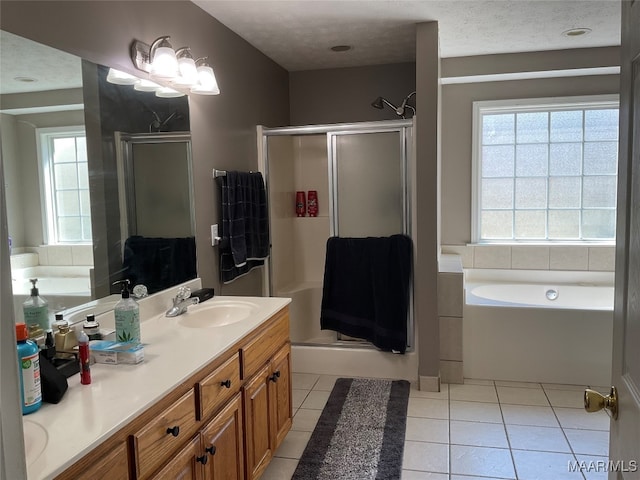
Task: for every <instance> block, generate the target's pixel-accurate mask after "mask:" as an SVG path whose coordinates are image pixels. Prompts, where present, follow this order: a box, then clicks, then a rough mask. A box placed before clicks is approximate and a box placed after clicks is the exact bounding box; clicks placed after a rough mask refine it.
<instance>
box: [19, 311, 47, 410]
mask: <svg viewBox="0 0 640 480" xmlns="http://www.w3.org/2000/svg"><path fill="white" fill-rule="evenodd" d="M16 340H17V344H18V345H17V349H18V370H19V377H20V399H21V403H22V414H23V415H26V414H28V413H32V412H35V411H36V410H38V409H39V408H40V407H41V406H42V386H41V383H40V355H39V348H38V345H36V343H35V342H33V341H31V340H29V333H28V330H27V325H26V324H25V323H17V324H16Z"/></svg>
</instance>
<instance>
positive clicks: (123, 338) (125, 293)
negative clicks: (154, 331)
mask: <svg viewBox="0 0 640 480" xmlns="http://www.w3.org/2000/svg"><path fill="white" fill-rule="evenodd" d="M113 284H114V285H116V284H121V285H122V298H121V299H120V300H119V301H118V303H116V305H115V307H113V314H114V316H115V319H116V340H117V341H118V342H133V343H140V308H139V307H138V302H136V301H135V300H134V299H133V298H131V295H130V293H129V280H126V279H125V280H120V281H117V282H113Z"/></svg>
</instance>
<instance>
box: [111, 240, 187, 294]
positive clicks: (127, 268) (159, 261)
mask: <svg viewBox="0 0 640 480" xmlns="http://www.w3.org/2000/svg"><path fill="white" fill-rule="evenodd" d="M122 263H123V269H124V272H123V273H124V278H128V279H129V281H130V282H131V287H133V286H134V285H137V284H140V283H141V284H143V285H145V286H146V287H147V290H148V292H149V293H150V294H151V293H155V292H159V291H160V290H164V289H166V288H169V287H172V286H174V285H177V284H179V283H183V282H186V281H187V280H192V279H194V278H196V277H197V273H196V239H195V238H194V237H185V238H150V237H142V236H139V235H135V236H132V237H129V238H127V240H126V241H125V243H124V255H123V262H122Z"/></svg>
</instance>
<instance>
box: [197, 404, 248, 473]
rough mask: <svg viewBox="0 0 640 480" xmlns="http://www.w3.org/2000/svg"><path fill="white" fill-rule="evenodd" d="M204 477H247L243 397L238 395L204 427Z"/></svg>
mask: <svg viewBox="0 0 640 480" xmlns="http://www.w3.org/2000/svg"><path fill="white" fill-rule="evenodd" d="M202 446H203V448H204V452H205V455H207V462H206V463H205V467H204V470H205V480H244V454H243V446H242V397H241V396H240V394H238V395H236V396H235V397H234V398H233V399H232V400H231V401H230V402H229V403H228V404H227V406H226V407H224V409H223V410H222V411H221V412H220V413H219V414H218V415H216V416H215V418H214V419H213V420H211V422H209V424H208V425H207V426H206V427H205V428H204V429H203V430H202Z"/></svg>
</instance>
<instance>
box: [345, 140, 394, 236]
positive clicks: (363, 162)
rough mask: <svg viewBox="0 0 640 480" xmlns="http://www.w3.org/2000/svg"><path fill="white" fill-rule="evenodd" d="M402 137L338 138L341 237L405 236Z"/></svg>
mask: <svg viewBox="0 0 640 480" xmlns="http://www.w3.org/2000/svg"><path fill="white" fill-rule="evenodd" d="M399 145H400V134H399V133H398V132H389V133H364V134H353V135H337V136H336V154H337V158H336V164H337V175H336V181H337V189H338V205H337V211H338V232H337V233H338V235H340V236H341V237H381V236H388V235H393V234H396V233H403V228H404V227H403V182H402V155H401V153H402V152H401V150H400V148H399Z"/></svg>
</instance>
